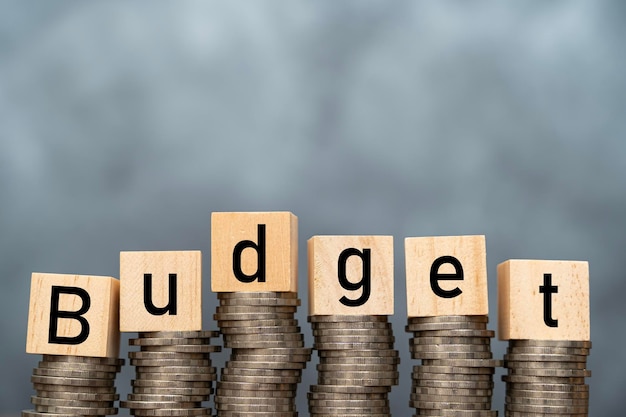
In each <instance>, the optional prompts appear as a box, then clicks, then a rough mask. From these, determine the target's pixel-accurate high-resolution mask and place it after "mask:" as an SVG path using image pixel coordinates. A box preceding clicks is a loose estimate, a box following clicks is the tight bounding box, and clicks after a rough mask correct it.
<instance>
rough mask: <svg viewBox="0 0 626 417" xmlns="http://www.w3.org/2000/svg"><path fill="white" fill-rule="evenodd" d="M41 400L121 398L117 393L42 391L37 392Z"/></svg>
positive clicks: (109, 399) (108, 399) (105, 399)
mask: <svg viewBox="0 0 626 417" xmlns="http://www.w3.org/2000/svg"><path fill="white" fill-rule="evenodd" d="M37 396H38V397H40V398H54V399H58V400H75V401H117V400H118V399H119V398H120V396H119V394H117V393H101V392H63V391H40V390H37Z"/></svg>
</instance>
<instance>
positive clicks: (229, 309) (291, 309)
mask: <svg viewBox="0 0 626 417" xmlns="http://www.w3.org/2000/svg"><path fill="white" fill-rule="evenodd" d="M296 310H297V306H280V305H274V306H254V309H252V308H250V306H247V305H229V306H222V305H221V306H218V307H217V308H216V314H217V315H222V314H239V313H243V314H249V313H250V312H251V311H254V312H257V313H260V314H264V313H267V314H276V313H295V312H296Z"/></svg>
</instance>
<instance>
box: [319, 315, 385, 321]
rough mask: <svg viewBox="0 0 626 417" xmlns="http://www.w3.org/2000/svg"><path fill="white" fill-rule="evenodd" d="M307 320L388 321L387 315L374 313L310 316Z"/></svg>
mask: <svg viewBox="0 0 626 417" xmlns="http://www.w3.org/2000/svg"><path fill="white" fill-rule="evenodd" d="M307 320H308V321H309V322H311V323H325V322H338V323H354V322H356V323H359V322H379V323H380V322H387V316H373V315H361V316H352V315H350V316H348V315H329V316H308V317H307Z"/></svg>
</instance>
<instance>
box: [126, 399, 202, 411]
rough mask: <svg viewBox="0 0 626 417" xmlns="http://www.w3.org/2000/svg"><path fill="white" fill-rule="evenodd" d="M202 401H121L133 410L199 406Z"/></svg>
mask: <svg viewBox="0 0 626 417" xmlns="http://www.w3.org/2000/svg"><path fill="white" fill-rule="evenodd" d="M200 403H201V401H133V400H126V401H120V407H122V408H130V409H132V410H153V409H163V408H198V407H202V405H201V404H200Z"/></svg>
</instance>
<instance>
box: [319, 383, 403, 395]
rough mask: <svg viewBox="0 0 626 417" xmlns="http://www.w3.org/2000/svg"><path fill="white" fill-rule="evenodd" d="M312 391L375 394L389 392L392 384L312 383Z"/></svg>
mask: <svg viewBox="0 0 626 417" xmlns="http://www.w3.org/2000/svg"><path fill="white" fill-rule="evenodd" d="M310 389H311V392H314V393H321V392H324V393H346V394H375V393H388V392H389V391H391V386H384V385H383V386H364V385H342V384H339V385H336V384H323V385H311V387H310Z"/></svg>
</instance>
